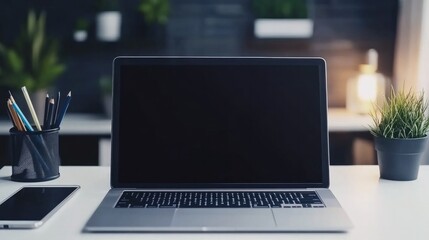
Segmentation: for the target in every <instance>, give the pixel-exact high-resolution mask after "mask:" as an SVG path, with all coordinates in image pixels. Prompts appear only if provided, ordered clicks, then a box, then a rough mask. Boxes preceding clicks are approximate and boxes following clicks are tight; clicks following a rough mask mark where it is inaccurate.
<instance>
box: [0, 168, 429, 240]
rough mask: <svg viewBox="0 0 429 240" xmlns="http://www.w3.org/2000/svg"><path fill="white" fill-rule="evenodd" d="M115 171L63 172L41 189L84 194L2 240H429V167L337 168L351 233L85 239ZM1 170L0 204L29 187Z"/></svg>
mask: <svg viewBox="0 0 429 240" xmlns="http://www.w3.org/2000/svg"><path fill="white" fill-rule="evenodd" d="M109 170H110V168H109V167H61V169H60V173H61V177H60V178H58V179H56V180H53V181H49V182H43V183H36V184H78V185H80V186H81V187H82V188H81V189H80V190H79V191H78V192H77V193H76V195H74V196H73V198H71V199H70V200H69V201H68V202H67V203H66V204H65V205H64V206H63V207H62V208H61V209H60V210H59V211H58V212H56V213H55V214H54V215H53V216H52V218H51V219H49V220H48V221H47V222H46V223H45V225H43V226H41V227H40V228H38V229H34V230H11V229H8V230H0V239H2V240H3V239H4V240H9V239H23V240H27V239H28V240H29V239H31V240H38V239H40V240H47V239H61V240H66V239H77V240H78V239H103V240H109V239H183V240H185V239H186V240H192V239H198V240H201V239H279V240H280V239H281V240H286V239H359V240H364V239H365V240H368V239H377V240H380V239H401V240H403V239H406V240H411V239H412V240H419V239H429V221H428V218H429V166H421V168H420V174H419V178H418V179H417V180H415V181H408V182H397V181H388V180H380V179H379V172H378V166H332V167H331V168H330V170H331V187H330V189H331V190H332V192H333V193H334V195H335V196H336V197H337V198H338V200H339V201H340V203H341V204H342V206H343V207H344V209H345V210H346V212H347V213H348V215H349V216H350V218H351V220H352V222H353V223H354V225H355V227H354V229H352V230H350V231H349V232H348V233H255V234H250V233H219V234H218V233H132V234H130V233H128V234H126V233H114V234H108V233H102V234H100V233H83V232H82V228H83V227H84V224H85V223H86V221H87V220H88V219H89V217H90V216H91V214H92V213H93V211H94V210H95V208H96V207H97V206H98V204H99V203H100V202H101V200H102V198H103V197H104V195H105V194H106V193H107V191H108V189H109V186H110V185H109V184H110V183H109V181H110V177H109ZM10 174H11V168H10V167H4V168H3V169H1V170H0V199H1V200H3V199H5V198H6V197H7V196H8V195H10V194H12V193H13V192H14V191H16V190H17V189H18V188H19V187H21V186H22V185H25V184H24V183H18V182H12V181H10V179H9V176H10Z"/></svg>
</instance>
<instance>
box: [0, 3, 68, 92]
mask: <svg viewBox="0 0 429 240" xmlns="http://www.w3.org/2000/svg"><path fill="white" fill-rule="evenodd" d="M45 24H46V15H45V13H41V14H40V15H39V16H37V15H36V13H35V12H34V11H32V10H30V11H29V13H28V19H27V26H25V27H24V28H23V30H22V33H21V35H20V36H19V37H18V39H17V40H16V41H15V43H14V45H13V46H12V47H6V46H4V45H2V44H0V84H1V85H3V86H7V87H11V88H15V89H16V88H20V87H22V86H26V87H27V89H28V90H29V91H36V90H40V89H46V88H48V87H50V86H52V85H53V83H54V81H55V80H56V79H57V77H58V76H59V75H61V74H62V73H63V72H64V70H65V65H64V64H61V63H60V62H59V59H58V43H57V42H56V41H55V40H53V39H48V37H47V36H46V34H45Z"/></svg>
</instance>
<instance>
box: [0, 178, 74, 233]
mask: <svg viewBox="0 0 429 240" xmlns="http://www.w3.org/2000/svg"><path fill="white" fill-rule="evenodd" d="M79 188H80V186H77V185H71V186H70V185H67V186H66V185H46V186H39V185H30V186H24V187H22V188H20V189H18V191H16V192H15V193H13V194H12V195H11V196H9V197H8V198H7V199H6V200H4V201H3V202H2V203H1V204H0V228H3V229H9V228H37V227H40V226H41V225H42V224H43V223H45V222H46V221H47V220H48V219H49V217H51V216H52V215H53V214H54V213H55V212H56V211H57V210H58V209H59V208H60V207H61V206H62V205H64V204H65V202H66V201H67V200H68V199H70V198H71V196H72V195H73V194H74V193H75V192H76V191H77V190H78V189H79Z"/></svg>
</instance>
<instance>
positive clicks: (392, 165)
mask: <svg viewBox="0 0 429 240" xmlns="http://www.w3.org/2000/svg"><path fill="white" fill-rule="evenodd" d="M427 110H428V102H427V101H426V100H425V98H424V93H423V92H421V93H414V92H412V91H411V90H410V91H408V92H407V91H398V92H395V91H394V90H393V89H392V91H391V95H390V97H389V98H388V99H387V100H386V102H385V103H384V104H383V105H382V106H378V107H377V108H376V111H374V112H372V113H371V116H372V119H373V125H372V126H371V127H370V132H371V133H372V135H373V136H374V145H375V149H376V152H377V161H378V165H379V169H380V177H381V178H383V179H389V180H400V181H409V180H415V179H417V176H418V171H419V166H420V161H421V157H422V155H423V153H424V150H425V148H426V145H427V140H428V135H427V134H428V131H429V118H428V116H427V112H426V111H427Z"/></svg>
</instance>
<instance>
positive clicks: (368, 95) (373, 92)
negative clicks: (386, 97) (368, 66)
mask: <svg viewBox="0 0 429 240" xmlns="http://www.w3.org/2000/svg"><path fill="white" fill-rule="evenodd" d="M357 94H358V98H359V99H360V100H361V101H370V102H374V101H375V100H376V99H377V76H376V75H375V74H372V73H364V74H361V75H360V76H359V77H358V80H357Z"/></svg>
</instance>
